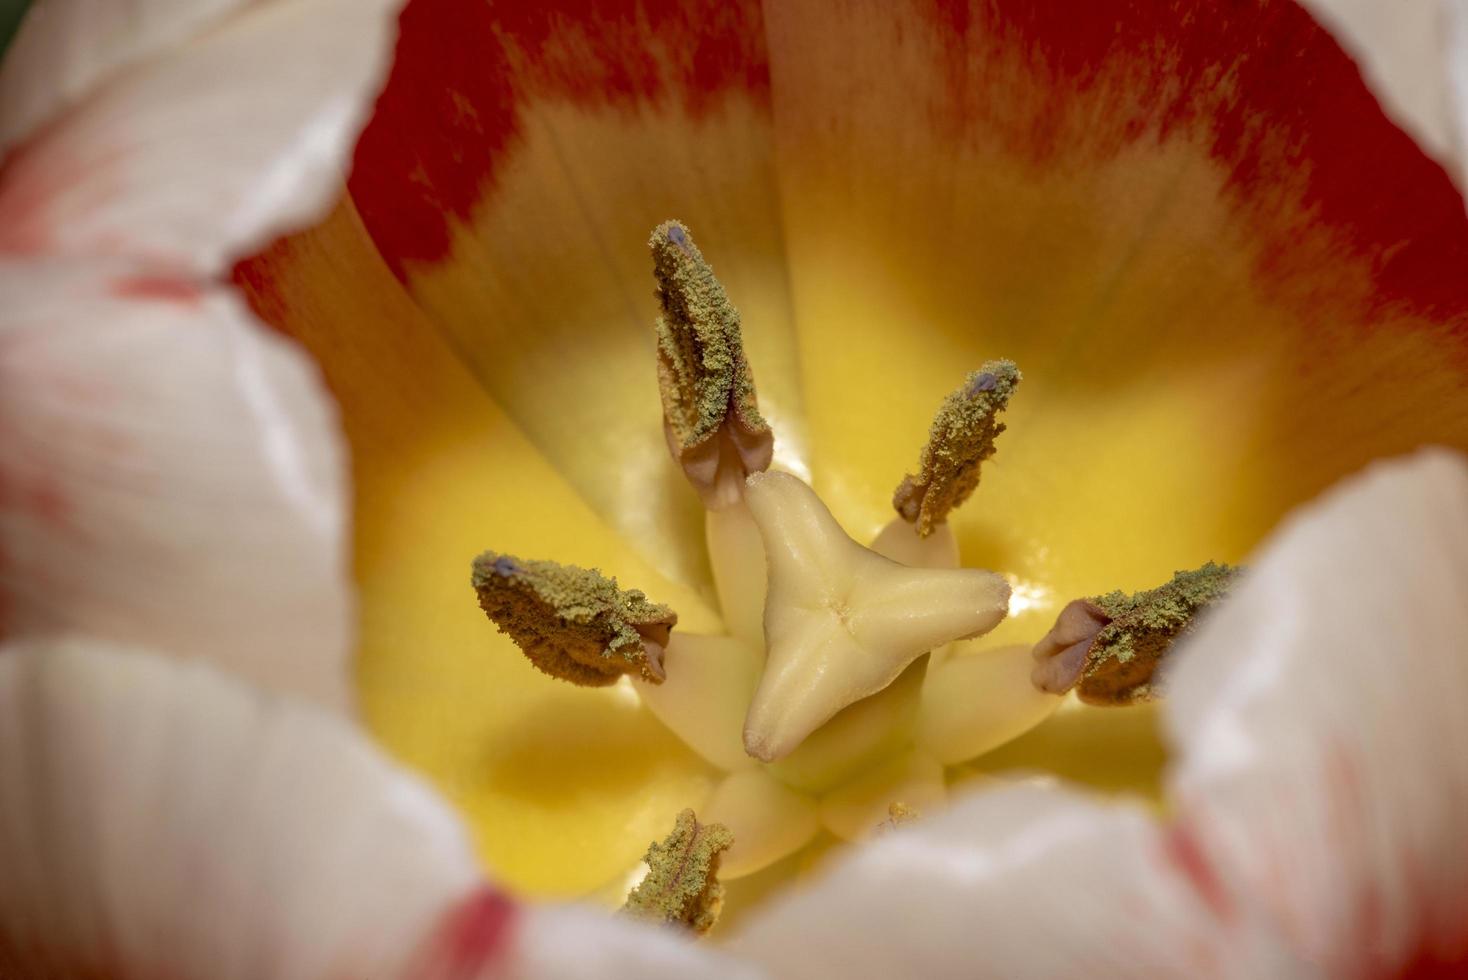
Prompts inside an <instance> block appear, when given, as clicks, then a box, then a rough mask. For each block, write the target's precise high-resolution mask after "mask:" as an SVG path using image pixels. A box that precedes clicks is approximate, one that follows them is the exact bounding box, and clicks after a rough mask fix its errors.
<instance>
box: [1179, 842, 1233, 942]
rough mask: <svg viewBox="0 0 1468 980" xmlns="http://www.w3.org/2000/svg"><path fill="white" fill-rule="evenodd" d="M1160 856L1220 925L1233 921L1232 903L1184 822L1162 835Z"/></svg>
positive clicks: (1211, 865) (1201, 846) (1216, 873)
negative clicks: (1195, 894)
mask: <svg viewBox="0 0 1468 980" xmlns="http://www.w3.org/2000/svg"><path fill="white" fill-rule="evenodd" d="M1162 855H1163V858H1164V860H1165V861H1166V863H1167V866H1168V867H1170V868H1171V869H1172V870H1174V871H1176V872H1178V873H1180V874H1181V875H1182V876H1183V878H1184V880H1186V881H1187V882H1188V884H1190V885H1192V886H1193V890H1194V891H1196V892H1197V893H1198V896H1199V897H1200V898H1202V899H1203V902H1204V904H1206V905H1207V906H1208V908H1209V910H1210V911H1212V912H1213V914H1214V915H1216V916H1218V918H1219V919H1221V920H1223V921H1228V920H1230V919H1232V918H1233V915H1234V904H1233V899H1232V898H1231V897H1230V896H1229V894H1228V889H1227V888H1225V887H1224V884H1223V879H1222V878H1220V877H1219V875H1218V872H1217V871H1216V870H1214V868H1213V864H1212V863H1211V862H1210V861H1209V859H1208V854H1207V852H1206V851H1205V850H1204V848H1203V844H1202V842H1201V841H1199V839H1198V835H1197V834H1196V832H1195V831H1194V830H1193V829H1192V827H1191V826H1190V825H1189V824H1188V823H1187V822H1186V821H1185V820H1181V819H1179V820H1176V821H1174V822H1173V823H1172V824H1171V825H1169V826H1168V827H1167V829H1166V830H1165V832H1164V833H1163V836H1162Z"/></svg>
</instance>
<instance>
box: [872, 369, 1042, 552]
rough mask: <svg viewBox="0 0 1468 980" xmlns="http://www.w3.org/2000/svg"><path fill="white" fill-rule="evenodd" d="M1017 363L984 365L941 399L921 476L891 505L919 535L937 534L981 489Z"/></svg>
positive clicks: (1016, 377)
mask: <svg viewBox="0 0 1468 980" xmlns="http://www.w3.org/2000/svg"><path fill="white" fill-rule="evenodd" d="M1020 377H1021V375H1020V373H1019V368H1017V367H1016V366H1015V364H1014V362H1013V361H1005V360H1000V361H986V362H985V363H984V365H983V367H981V368H980V369H979V370H977V371H975V372H973V373H972V374H970V375H969V376H968V377H967V378H965V379H964V382H963V384H962V385H960V386H959V387H958V389H957V390H956V391H954V392H953V393H952V394H950V395H949V396H948V397H947V398H945V399H943V404H942V405H941V406H940V407H939V409H938V414H937V416H936V417H935V418H934V419H933V426H932V428H931V429H930V430H929V431H928V444H927V445H926V446H924V447H923V452H922V457H921V458H920V459H919V461H918V474H917V476H913V475H911V474H909V475H908V476H907V477H905V478H904V479H903V481H902V483H901V485H900V486H898V488H897V492H896V493H894V494H893V495H892V506H893V507H896V508H897V513H899V514H901V515H902V517H903V519H905V520H906V521H908V522H909V523H911V524H915V525H917V532H918V535H919V536H920V537H927V536H928V535H929V534H931V533H933V528H934V526H935V525H938V524H941V523H943V522H944V521H945V520H947V519H948V514H949V512H950V511H952V510H953V509H954V508H956V507H958V506H959V505H960V504H962V503H963V502H964V501H965V500H967V499H968V498H969V495H970V494H972V493H973V492H974V490H975V489H976V488H977V487H978V485H979V466H980V465H981V464H982V463H983V462H984V460H986V459H988V458H989V457H990V456H993V455H994V440H995V439H996V438H998V436H999V433H1001V432H1003V431H1004V429H1005V426H1004V423H1002V422H1000V421H999V419H998V416H999V413H1000V412H1002V411H1003V410H1004V408H1005V406H1006V405H1008V404H1009V398H1010V396H1011V395H1013V394H1014V389H1015V388H1016V387H1018V385H1019V382H1020Z"/></svg>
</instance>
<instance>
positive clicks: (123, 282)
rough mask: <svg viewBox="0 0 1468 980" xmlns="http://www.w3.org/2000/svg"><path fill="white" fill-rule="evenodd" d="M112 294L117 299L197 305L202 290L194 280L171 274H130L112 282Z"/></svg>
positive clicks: (201, 295)
mask: <svg viewBox="0 0 1468 980" xmlns="http://www.w3.org/2000/svg"><path fill="white" fill-rule="evenodd" d="M112 295H114V296H116V297H118V298H119V299H140V300H157V301H162V302H165V303H180V304H182V305H185V306H197V305H198V304H199V301H200V300H201V299H203V296H204V290H203V288H202V287H201V286H200V285H199V284H198V283H196V282H190V281H189V280H187V279H179V278H174V277H171V276H130V277H128V278H126V279H119V280H117V281H116V282H114V283H113V284H112Z"/></svg>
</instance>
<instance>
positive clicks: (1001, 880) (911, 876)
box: [728, 786, 1286, 978]
mask: <svg viewBox="0 0 1468 980" xmlns="http://www.w3.org/2000/svg"><path fill="white" fill-rule="evenodd" d="M848 853H849V854H850V855H851V856H850V857H849V858H847V859H846V860H845V861H843V862H841V863H839V864H838V865H836V867H835V868H834V870H832V871H831V872H830V873H829V874H827V875H826V876H825V877H824V878H822V879H821V880H819V881H817V882H816V883H815V884H813V885H811V884H807V885H805V886H803V887H797V888H796V889H794V890H792V891H791V892H789V893H787V894H786V895H785V896H783V897H781V898H777V899H775V900H773V901H772V902H771V903H770V904H769V905H767V906H766V907H765V908H763V909H761V910H760V911H759V912H758V913H756V914H755V915H754V916H752V917H751V918H750V919H749V920H747V923H748V924H747V925H746V926H745V927H744V929H743V930H742V931H741V932H739V933H738V934H737V935H735V936H734V938H733V939H732V940H731V941H730V942H729V944H728V946H729V948H730V949H731V950H732V951H734V952H736V953H740V954H743V955H746V956H748V957H750V958H751V959H755V960H757V961H759V962H760V963H761V964H763V965H766V966H768V967H769V968H770V970H771V972H772V973H773V974H774V975H775V976H779V977H826V976H829V977H843V978H862V977H874V978H875V977H882V978H886V977H925V978H928V977H934V978H940V977H1093V976H1094V977H1138V978H1145V977H1184V976H1186V977H1222V976H1238V977H1251V976H1252V977H1260V976H1282V975H1286V974H1284V973H1282V972H1281V967H1282V965H1283V964H1282V963H1281V961H1279V960H1278V959H1272V957H1276V956H1277V955H1278V954H1277V953H1276V952H1275V951H1274V950H1271V949H1268V948H1260V947H1259V946H1257V945H1256V944H1255V943H1254V942H1253V941H1251V940H1249V939H1248V938H1247V936H1246V934H1245V933H1243V932H1242V930H1239V931H1237V932H1230V930H1229V929H1227V928H1226V927H1224V926H1223V925H1220V924H1219V923H1218V920H1216V919H1215V918H1214V916H1213V914H1212V912H1211V911H1210V909H1209V906H1208V898H1207V896H1206V894H1205V892H1203V891H1200V888H1199V886H1198V884H1197V883H1196V882H1195V881H1194V880H1193V879H1192V878H1191V877H1190V874H1189V873H1188V871H1187V870H1186V868H1185V867H1184V866H1185V865H1186V861H1185V860H1184V859H1180V858H1179V850H1178V847H1177V846H1176V845H1174V844H1172V843H1171V842H1170V841H1169V839H1168V838H1167V836H1166V835H1165V834H1163V833H1162V832H1161V831H1160V830H1159V829H1158V828H1157V825H1156V824H1155V823H1154V821H1153V820H1152V819H1151V817H1150V815H1149V814H1148V813H1146V812H1145V811H1143V810H1141V809H1139V808H1135V807H1124V806H1108V805H1103V804H1098V803H1093V802H1090V801H1087V800H1085V799H1083V798H1082V797H1080V796H1077V795H1073V794H1069V793H1065V792H1060V791H1056V790H1051V789H1044V788H1036V787H1028V786H1026V787H1015V788H1009V789H1003V790H996V791H992V792H987V793H981V794H978V795H976V796H971V797H969V798H967V799H965V800H962V801H960V802H959V803H957V804H955V805H954V806H952V807H950V808H949V809H948V810H947V811H946V812H944V813H942V814H938V815H935V816H929V815H925V816H923V817H922V818H920V819H919V820H917V821H916V822H914V823H911V824H905V825H903V826H901V827H899V828H898V829H897V830H895V831H894V832H892V833H889V834H886V835H884V836H882V837H880V838H878V839H876V840H873V841H871V842H869V843H867V844H864V845H863V846H861V847H860V848H855V849H852V850H851V851H849V852H848Z"/></svg>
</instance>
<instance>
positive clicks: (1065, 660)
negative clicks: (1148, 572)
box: [1031, 562, 1240, 705]
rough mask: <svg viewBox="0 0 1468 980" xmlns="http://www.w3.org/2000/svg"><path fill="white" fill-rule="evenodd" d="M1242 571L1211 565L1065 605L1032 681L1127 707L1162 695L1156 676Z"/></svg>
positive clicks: (1037, 652)
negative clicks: (1147, 585) (1179, 642)
mask: <svg viewBox="0 0 1468 980" xmlns="http://www.w3.org/2000/svg"><path fill="white" fill-rule="evenodd" d="M1239 573H1240V569H1238V568H1234V567H1230V566H1228V565H1222V564H1216V563H1214V562H1209V563H1207V564H1206V565H1204V566H1203V567H1202V568H1198V569H1194V570H1193V571H1183V572H1178V573H1176V574H1175V575H1173V577H1172V580H1171V581H1169V582H1167V583H1166V584H1164V585H1160V586H1158V587H1157V588H1155V589H1149V590H1147V591H1145V592H1138V593H1136V594H1135V595H1127V594H1125V593H1123V592H1120V591H1116V592H1108V593H1106V594H1105V595H1099V596H1093V597H1091V598H1088V599H1076V600H1075V601H1073V602H1071V603H1069V604H1067V605H1066V607H1065V608H1064V609H1062V610H1061V611H1060V615H1059V617H1057V618H1056V621H1055V626H1054V627H1052V628H1051V630H1050V632H1049V633H1047V634H1045V637H1044V638H1043V639H1042V640H1041V641H1040V642H1039V643H1038V644H1037V645H1036V646H1035V648H1034V651H1033V656H1034V659H1035V662H1036V663H1035V667H1034V671H1033V673H1032V674H1031V680H1032V681H1033V683H1034V685H1035V686H1036V687H1038V688H1039V689H1040V690H1042V691H1046V692H1049V693H1052V694H1063V693H1065V692H1066V691H1069V690H1071V689H1072V688H1074V689H1075V691H1076V694H1077V696H1078V697H1080V699H1081V700H1082V701H1085V702H1087V703H1088V704H1098V705H1119V704H1133V703H1136V702H1138V701H1148V700H1152V699H1154V698H1157V697H1160V696H1161V695H1162V693H1163V683H1164V680H1165V676H1164V675H1163V674H1160V673H1159V668H1160V667H1161V666H1162V665H1163V662H1164V660H1165V658H1166V657H1167V655H1168V653H1169V652H1170V651H1171V650H1172V648H1173V645H1174V644H1175V643H1176V642H1177V640H1179V639H1180V638H1182V637H1183V636H1185V635H1187V634H1188V633H1189V632H1190V631H1191V630H1192V629H1193V627H1194V625H1195V623H1196V620H1197V616H1198V614H1199V613H1200V612H1202V611H1203V610H1204V609H1206V608H1207V607H1208V606H1211V605H1212V604H1213V603H1215V602H1217V601H1218V600H1219V599H1222V598H1223V597H1224V596H1225V595H1226V594H1227V593H1228V590H1229V588H1230V587H1231V586H1232V585H1233V582H1234V580H1235V579H1236V578H1237V577H1238V575H1239Z"/></svg>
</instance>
